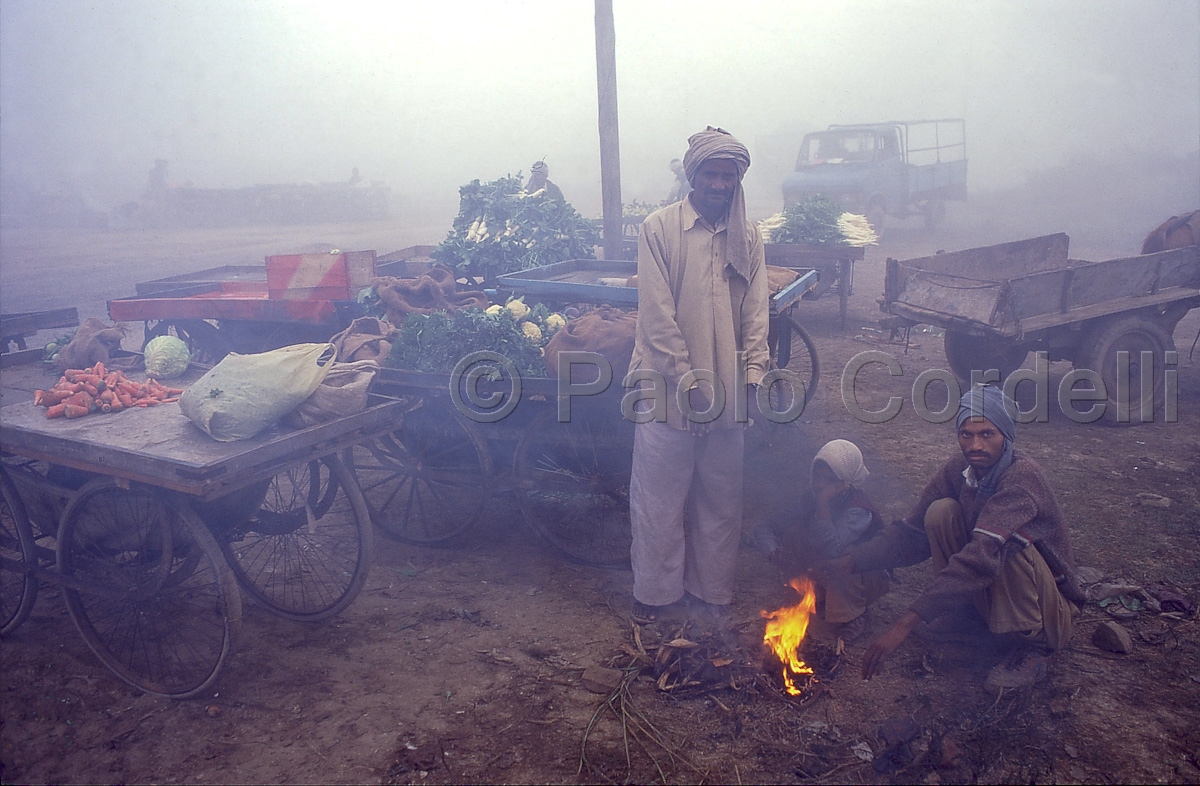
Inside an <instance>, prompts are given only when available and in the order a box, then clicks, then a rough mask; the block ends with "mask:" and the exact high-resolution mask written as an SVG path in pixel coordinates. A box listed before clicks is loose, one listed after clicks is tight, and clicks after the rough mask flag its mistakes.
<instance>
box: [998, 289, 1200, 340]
mask: <svg viewBox="0 0 1200 786" xmlns="http://www.w3.org/2000/svg"><path fill="white" fill-rule="evenodd" d="M1188 301H1191V306H1190V307H1191V308H1197V307H1200V288H1196V287H1171V288H1170V289H1166V290H1161V291H1159V293H1158V294H1156V295H1144V296H1136V295H1130V296H1127V297H1120V298H1113V299H1110V300H1105V301H1102V302H1100V303H1096V304H1093V305H1090V306H1083V307H1080V308H1073V309H1071V310H1070V311H1068V312H1066V313H1063V312H1061V311H1057V312H1054V313H1051V314H1042V315H1040V316H1034V317H1030V318H1028V319H1025V320H1022V321H1021V324H1020V330H1019V331H1017V332H1015V333H1013V334H1012V335H1025V336H1031V335H1033V334H1035V333H1037V332H1038V331H1042V330H1048V329H1051V328H1056V327H1060V326H1062V325H1070V324H1074V323H1076V322H1085V321H1087V320H1089V319H1096V318H1098V317H1106V316H1109V315H1111V314H1119V313H1121V312H1123V311H1133V310H1135V309H1140V308H1148V307H1151V306H1162V305H1165V304H1168V303H1182V302H1188Z"/></svg>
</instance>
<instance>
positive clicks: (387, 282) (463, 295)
mask: <svg viewBox="0 0 1200 786" xmlns="http://www.w3.org/2000/svg"><path fill="white" fill-rule="evenodd" d="M457 286H458V285H457V283H456V282H455V280H454V272H453V271H452V270H450V269H449V268H446V267H442V266H440V265H435V266H434V267H432V268H430V269H429V272H428V273H423V274H422V275H421V276H420V277H419V278H394V277H392V276H381V277H379V278H377V279H375V281H374V287H375V295H376V296H377V297H378V298H379V301H380V302H381V303H383V307H384V308H385V309H386V310H387V316H388V321H390V322H391V323H392V324H394V325H399V324H400V323H401V322H403V321H404V318H405V317H406V316H408V315H409V314H432V313H433V312H435V311H456V310H458V309H460V308H467V307H469V306H475V307H476V308H487V306H488V299H487V295H485V294H484V293H483V292H479V291H475V290H468V291H464V292H459V291H457Z"/></svg>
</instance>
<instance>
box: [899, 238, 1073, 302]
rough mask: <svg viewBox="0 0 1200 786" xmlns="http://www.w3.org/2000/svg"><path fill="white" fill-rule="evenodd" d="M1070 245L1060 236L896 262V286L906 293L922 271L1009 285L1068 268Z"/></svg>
mask: <svg viewBox="0 0 1200 786" xmlns="http://www.w3.org/2000/svg"><path fill="white" fill-rule="evenodd" d="M1069 245H1070V238H1068V237H1067V236H1066V235H1065V234H1063V233H1059V234H1056V235H1045V236H1043V237H1035V238H1030V239H1028V240H1016V241H1013V242H1011V243H1000V244H998V245H994V246H982V247H980V248H969V249H966V250H965V251H951V252H947V253H944V254H935V255H933V256H930V257H920V258H917V259H909V260H903V261H897V268H896V271H897V284H898V287H899V290H900V291H903V290H904V288H905V285H906V284H907V280H908V278H909V277H910V276H911V275H913V274H914V273H915V272H916V271H919V270H923V271H930V272H937V273H944V274H947V275H953V276H957V277H960V278H964V279H968V280H975V281H1008V280H1011V279H1014V278H1019V277H1021V276H1027V275H1030V274H1033V273H1039V272H1042V271H1045V270H1053V269H1056V268H1065V267H1067V248H1068V246H1069Z"/></svg>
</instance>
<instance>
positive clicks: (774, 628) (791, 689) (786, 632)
mask: <svg viewBox="0 0 1200 786" xmlns="http://www.w3.org/2000/svg"><path fill="white" fill-rule="evenodd" d="M788 586H789V587H791V588H792V589H794V590H796V592H798V593H800V596H801V599H800V602H799V603H797V604H796V605H795V606H784V607H783V608H782V609H778V610H776V611H763V612H760V613H761V614H762V616H763V618H765V619H766V621H767V629H766V631H765V632H764V633H763V644H766V645H767V646H768V647H770V648H771V650H772V651H773V652H774V653H775V656H776V657H777V658H779V660H780V662H781V663H783V687H784V688H785V689H787V692H788V695H791V696H799V695H800V694H801V693H802V692H803V688H798V687H796V682H795V678H796V677H799V676H804V677H808V678H809V679H808V680H807V681H806V684H805V687H807V685H808V684H809V683H811V682H812V674H813V670H812V669H811V668H810V667H809V666H808V665H807V664H806V663H805V662H804V661H802V660H800V644H801V643H802V642H803V641H804V634H805V633H806V632H808V618H809V617H811V616H812V613H813V610H814V609H815V608H816V606H817V595H816V592H815V591H814V590H813V583H812V581H810V580H809V579H808V577H806V576H800V577H797V578H794V579H792V580H791V581H789V582H788Z"/></svg>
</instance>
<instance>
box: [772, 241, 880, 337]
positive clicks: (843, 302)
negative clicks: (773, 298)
mask: <svg viewBox="0 0 1200 786" xmlns="http://www.w3.org/2000/svg"><path fill="white" fill-rule="evenodd" d="M763 251H764V253H765V255H766V258H767V264H768V265H776V266H778V267H787V268H794V269H798V270H805V269H810V268H811V269H815V270H817V271H819V273H820V279H819V281H818V283H817V286H816V287H814V288H813V289H812V291H810V292H807V293H805V297H806V298H808V299H810V300H816V299H817V298H819V297H821V296H822V295H824V294H825V293H826V292H829V291H835V292H837V296H838V319H839V320H840V322H839V324H840V326H841V328H842V329H845V327H846V309H847V306H848V305H849V300H850V295H851V294H853V293H854V263H855V262H861V261H862V260H863V255H864V252H863V248H862V246H836V245H808V244H792V243H766V244H765V245H764V246H763Z"/></svg>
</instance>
